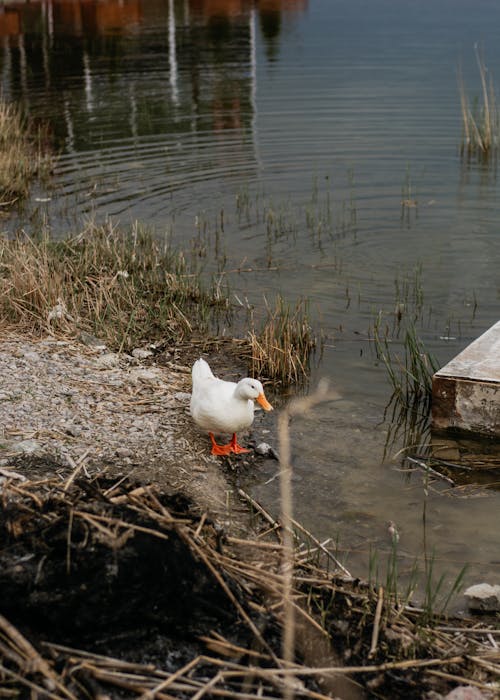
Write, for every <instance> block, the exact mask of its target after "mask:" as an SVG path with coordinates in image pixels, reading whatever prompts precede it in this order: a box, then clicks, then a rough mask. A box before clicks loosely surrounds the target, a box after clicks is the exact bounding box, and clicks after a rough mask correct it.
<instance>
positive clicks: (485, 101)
mask: <svg viewBox="0 0 500 700" xmlns="http://www.w3.org/2000/svg"><path fill="white" fill-rule="evenodd" d="M475 53H476V61H477V65H478V68H479V76H480V79H481V92H482V99H481V100H475V103H474V106H473V107H472V108H471V107H470V105H469V101H468V99H467V95H466V93H465V85H464V80H463V77H462V74H461V72H460V73H459V81H458V82H459V90H460V105H461V110H462V124H463V138H462V144H461V152H462V154H464V153H466V154H468V155H478V154H479V155H481V156H483V157H485V156H488V155H489V154H490V153H491V152H492V151H493V150H494V149H496V148H497V147H498V145H499V141H500V119H499V113H498V107H497V104H496V96H495V88H494V86H493V79H492V77H491V75H490V76H489V80H488V79H487V72H488V69H487V67H486V65H485V63H484V59H483V57H482V55H481V53H480V51H479V49H478V48H477V46H476V47H475Z"/></svg>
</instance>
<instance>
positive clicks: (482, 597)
mask: <svg viewBox="0 0 500 700" xmlns="http://www.w3.org/2000/svg"><path fill="white" fill-rule="evenodd" d="M464 596H465V598H466V599H467V605H468V607H469V610H472V611H475V612H499V611H500V586H491V585H490V584H489V583H477V584H476V585H474V586H469V588H467V590H466V591H464Z"/></svg>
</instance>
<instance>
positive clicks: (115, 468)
mask: <svg viewBox="0 0 500 700" xmlns="http://www.w3.org/2000/svg"><path fill="white" fill-rule="evenodd" d="M86 340H87V344H84V343H81V342H79V341H69V340H58V339H55V338H51V337H47V338H43V339H40V340H32V339H27V338H23V337H18V336H9V337H7V338H4V340H3V341H2V342H0V373H1V377H2V381H1V384H0V469H1V470H2V473H3V475H4V476H5V473H10V471H11V470H12V469H14V468H15V465H16V464H18V463H19V461H20V457H23V459H22V463H23V465H25V464H32V465H34V466H33V467H32V468H33V470H35V471H36V464H37V463H39V462H40V463H41V461H42V460H38V461H37V459H36V458H37V457H38V458H43V457H50V459H52V460H54V459H55V460H56V461H57V462H58V463H60V464H61V465H62V466H66V467H67V468H68V469H70V470H75V469H84V470H86V471H88V470H90V471H92V470H96V469H98V470H100V471H102V470H103V469H104V470H105V471H106V472H107V473H108V474H109V475H110V476H114V475H115V474H116V475H119V474H127V475H128V476H131V477H132V478H137V479H138V480H141V481H155V482H156V483H158V484H159V485H161V487H162V488H166V489H169V490H172V491H181V492H183V493H185V494H186V495H187V496H189V497H190V498H192V499H193V500H194V501H195V502H196V503H198V504H199V505H200V506H201V507H203V508H209V509H211V510H219V509H225V502H226V492H227V489H228V486H227V483H226V480H225V478H224V476H223V474H222V473H221V470H220V464H219V461H218V460H217V459H216V458H214V457H211V456H210V454H209V450H208V441H207V440H206V438H205V437H204V436H202V435H200V434H198V433H197V432H196V430H195V429H194V426H193V424H192V422H191V418H190V416H189V412H188V406H189V396H190V395H189V392H190V382H191V375H190V367H188V366H182V365H179V364H177V363H176V362H168V360H167V361H163V362H162V366H157V365H156V364H155V363H154V358H151V357H149V355H150V354H151V353H149V351H147V350H144V349H140V348H138V349H137V350H136V351H134V353H132V355H125V354H117V353H111V352H109V351H108V350H107V349H106V347H105V346H103V345H102V344H99V342H98V341H97V340H96V339H90V341H91V342H89V339H88V338H87V339H86ZM134 355H135V356H134ZM146 358H147V359H146ZM145 361H147V362H148V364H147V365H146V364H145ZM28 457H31V458H32V459H27V458H28ZM26 476H28V477H29V478H30V479H34V478H37V474H36V473H31V474H26Z"/></svg>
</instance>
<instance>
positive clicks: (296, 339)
mask: <svg viewBox="0 0 500 700" xmlns="http://www.w3.org/2000/svg"><path fill="white" fill-rule="evenodd" d="M249 341H250V348H251V369H252V372H253V373H254V374H255V375H256V376H267V377H269V378H271V379H275V380H279V381H281V382H282V383H283V384H285V385H286V384H290V383H292V382H299V381H300V380H302V379H304V378H305V377H306V376H307V372H308V367H309V358H310V355H311V352H312V351H313V350H314V348H315V347H316V338H315V337H314V334H313V330H312V328H311V325H310V323H309V318H308V315H307V305H306V303H305V302H304V301H303V300H302V301H299V302H297V304H296V305H295V307H293V308H292V307H290V305H289V304H288V303H287V302H286V301H285V300H284V299H283V297H281V296H278V298H277V299H276V302H275V306H274V308H270V307H269V306H268V307H267V318H266V321H265V322H264V324H263V326H262V328H261V330H260V331H256V330H255V329H254V328H252V330H251V331H250V332H249Z"/></svg>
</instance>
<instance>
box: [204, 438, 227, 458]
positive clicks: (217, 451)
mask: <svg viewBox="0 0 500 700" xmlns="http://www.w3.org/2000/svg"><path fill="white" fill-rule="evenodd" d="M208 435H209V437H210V442H211V443H212V450H211V454H213V455H218V456H219V457H227V455H230V454H231V452H232V444H231V443H229V444H228V445H218V444H217V443H216V442H215V436H214V434H213V433H208Z"/></svg>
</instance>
